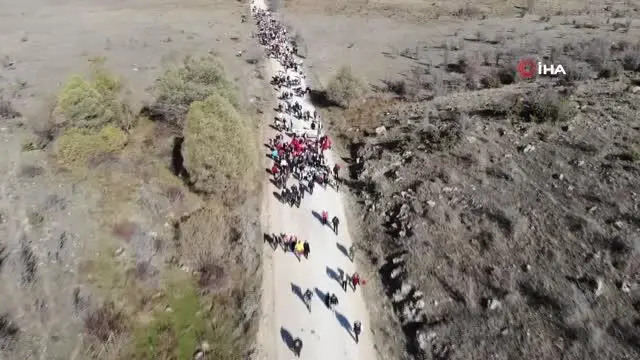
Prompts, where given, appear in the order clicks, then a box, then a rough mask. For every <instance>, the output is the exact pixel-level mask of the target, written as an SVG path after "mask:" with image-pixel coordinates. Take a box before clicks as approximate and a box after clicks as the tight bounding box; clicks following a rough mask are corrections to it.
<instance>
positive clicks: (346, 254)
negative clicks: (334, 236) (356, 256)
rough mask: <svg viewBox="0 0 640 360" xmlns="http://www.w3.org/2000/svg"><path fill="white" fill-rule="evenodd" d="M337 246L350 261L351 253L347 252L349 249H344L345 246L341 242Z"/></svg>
mask: <svg viewBox="0 0 640 360" xmlns="http://www.w3.org/2000/svg"><path fill="white" fill-rule="evenodd" d="M336 246H337V247H338V250H340V252H341V253H342V254H343V255H344V256H346V257H347V258H349V259H350V257H349V252H348V251H347V248H346V247H344V245H342V244H340V243H339V242H337V243H336Z"/></svg>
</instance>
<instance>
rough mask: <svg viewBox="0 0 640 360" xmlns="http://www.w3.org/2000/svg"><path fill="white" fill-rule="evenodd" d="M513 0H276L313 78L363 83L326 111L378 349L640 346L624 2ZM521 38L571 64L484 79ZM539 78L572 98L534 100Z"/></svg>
mask: <svg viewBox="0 0 640 360" xmlns="http://www.w3.org/2000/svg"><path fill="white" fill-rule="evenodd" d="M528 3H529V4H525V3H520V4H516V3H513V2H506V3H504V2H500V5H504V6H497V4H489V2H474V4H473V6H474V7H478V8H479V11H478V12H474V11H466V10H464V9H468V7H469V5H467V4H465V3H459V2H453V3H452V2H448V3H446V5H443V4H440V3H434V4H429V5H426V6H425V5H419V4H417V2H414V3H410V2H395V1H394V2H377V1H376V2H374V1H367V2H364V1H363V2H357V1H356V2H353V1H349V2H346V1H345V2H311V1H303V0H299V1H285V2H284V3H280V4H277V5H280V7H281V10H282V12H283V13H284V16H285V19H286V21H287V22H288V23H289V24H290V25H291V26H292V28H293V29H294V30H295V31H296V32H297V33H298V34H299V37H300V41H301V42H302V43H303V44H304V48H306V55H307V61H306V63H305V65H307V66H308V68H309V71H310V74H311V75H312V76H311V79H312V80H313V81H315V87H316V88H317V89H318V90H322V88H323V86H324V85H326V83H327V81H328V79H329V78H330V77H331V76H332V75H333V73H334V72H335V71H336V70H337V69H338V68H339V67H341V66H343V65H350V66H351V68H352V69H353V71H354V72H356V73H358V74H359V75H360V76H361V77H362V78H364V79H365V80H366V81H367V82H368V83H369V84H370V85H371V89H372V91H371V93H372V95H371V97H370V98H369V99H367V100H366V102H364V103H363V104H361V105H358V106H356V107H355V108H352V109H348V110H342V109H337V108H326V109H324V110H323V115H324V117H325V119H326V120H328V121H329V122H330V123H331V126H332V131H333V134H334V136H335V137H337V138H338V139H339V140H340V143H341V146H342V154H343V159H344V161H345V162H346V163H347V164H349V171H350V174H349V175H350V177H351V180H350V189H351V194H352V202H353V203H354V204H357V205H358V206H356V207H353V208H352V212H351V214H350V216H351V218H352V219H353V221H352V222H351V223H353V224H356V223H357V222H359V223H360V225H361V226H360V229H357V230H354V233H357V236H354V237H355V238H357V239H358V240H356V241H358V242H359V244H360V248H361V249H362V250H361V251H362V252H363V253H365V254H366V255H367V258H368V261H367V263H365V264H362V265H363V266H365V267H366V268H368V269H369V276H377V277H378V279H379V281H378V282H372V284H371V285H372V286H369V287H367V289H366V292H367V295H368V306H369V312H370V313H371V316H372V317H373V319H372V321H373V322H375V326H376V329H375V333H376V336H377V339H376V343H377V344H378V350H379V351H380V352H381V353H383V354H384V355H385V356H386V357H388V358H392V359H476V358H477V359H513V358H519V357H527V358H535V359H560V358H562V359H604V358H607V359H634V358H637V357H638V356H640V347H639V346H638V344H640V313H639V311H640V261H639V259H640V236H639V230H640V221H639V219H638V210H639V209H640V200H639V198H638V194H637V191H638V190H637V189H638V188H640V187H639V186H640V183H639V182H640V180H639V179H640V176H639V173H640V162H639V161H640V156H639V155H640V153H639V152H638V150H639V148H638V144H639V143H640V133H639V131H640V123H639V122H638V120H637V116H636V114H637V113H638V107H639V104H640V87H638V86H639V85H640V84H639V83H638V81H639V79H640V74H639V73H638V70H640V69H638V68H637V67H636V68H635V69H632V66H625V67H626V68H627V70H624V71H623V70H622V67H623V64H624V59H625V56H626V55H625V54H626V53H625V50H621V49H620V46H622V47H624V44H627V43H629V44H635V43H636V42H637V38H638V33H639V31H638V26H640V23H639V22H638V12H637V11H638V5H637V4H634V3H632V2H626V3H622V2H607V3H605V2H591V3H588V4H586V5H582V4H577V3H572V2H569V3H562V4H559V3H558V4H554V3H553V2H544V3H542V2H538V3H535V7H533V10H530V11H521V10H520V9H517V8H514V7H513V6H514V5H518V6H521V7H527V5H529V6H531V5H534V2H528ZM494 5H495V6H494ZM456 7H457V9H462V10H460V12H456V11H455V9H456ZM445 8H446V9H447V10H446V11H445V10H442V9H445ZM483 9H484V10H483ZM434 12H439V13H434ZM615 24H618V25H615ZM621 44H622V45H621ZM596 49H599V50H596ZM524 56H535V57H538V58H543V57H546V58H545V59H546V60H545V61H547V62H548V63H556V64H558V63H563V62H564V63H563V64H567V65H564V66H565V68H568V69H569V70H568V72H569V74H570V75H569V76H570V77H571V78H570V79H569V78H567V79H564V80H563V79H543V78H538V79H536V80H534V81H518V80H516V81H515V82H514V83H509V84H504V83H503V84H497V85H491V84H492V83H491V82H490V81H488V80H486V77H485V75H486V74H487V73H491V74H495V73H496V72H497V71H498V70H499V69H501V68H504V67H509V65H508V62H509V61H511V62H513V61H517V59H519V58H522V57H524ZM634 56H636V55H634ZM505 58H506V59H507V60H506V61H505ZM461 60H462V61H461ZM584 64H587V66H585V65H584ZM585 69H586V70H585ZM611 69H613V70H611ZM610 70H611V71H610ZM511 73H512V72H511ZM576 73H580V74H581V75H576ZM483 79H485V80H483ZM538 96H548V97H550V98H556V99H566V101H567V103H566V106H567V107H566V108H565V109H567V111H569V110H570V113H571V115H570V116H568V117H567V118H562V119H558V120H557V121H550V120H544V119H543V120H540V119H534V118H531V117H529V116H528V115H527V114H526V112H527V111H524V112H523V108H522V105H523V103H526V104H528V105H525V110H526V109H529V110H530V108H529V106H530V105H531V106H534V107H535V104H534V103H535V101H533V102H532V103H529V101H530V99H535V98H536V97H538ZM532 104H533V105H532ZM382 126H384V128H382ZM358 157H359V158H360V159H361V160H363V161H362V165H357V164H356V161H355V160H356V158H358ZM354 235H355V234H354Z"/></svg>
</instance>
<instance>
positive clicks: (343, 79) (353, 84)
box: [325, 66, 367, 108]
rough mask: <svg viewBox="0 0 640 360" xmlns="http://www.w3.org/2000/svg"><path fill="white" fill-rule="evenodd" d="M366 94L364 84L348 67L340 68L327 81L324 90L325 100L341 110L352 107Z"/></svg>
mask: <svg viewBox="0 0 640 360" xmlns="http://www.w3.org/2000/svg"><path fill="white" fill-rule="evenodd" d="M366 92H367V88H366V85H365V84H364V82H363V81H362V80H361V79H360V78H358V77H357V76H356V75H355V74H354V73H353V71H352V70H351V68H350V67H348V66H344V67H342V68H340V70H338V72H337V73H336V74H335V75H334V76H333V77H332V78H331V80H329V83H328V84H327V87H326V89H325V95H326V98H327V100H329V101H330V102H331V103H333V104H335V105H337V106H340V107H343V108H348V107H350V106H352V105H354V104H355V103H356V102H357V101H358V100H361V99H362V98H363V97H364V96H365V94H366Z"/></svg>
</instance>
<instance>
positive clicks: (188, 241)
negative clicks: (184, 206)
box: [178, 203, 233, 272]
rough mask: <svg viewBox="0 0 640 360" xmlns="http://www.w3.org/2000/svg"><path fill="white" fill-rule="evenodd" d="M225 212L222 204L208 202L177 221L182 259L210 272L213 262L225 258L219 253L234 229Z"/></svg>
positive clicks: (191, 265) (217, 262) (222, 260)
mask: <svg viewBox="0 0 640 360" xmlns="http://www.w3.org/2000/svg"><path fill="white" fill-rule="evenodd" d="M227 213H228V212H227V211H226V210H225V208H224V207H223V206H222V205H221V204H217V203H211V204H210V205H209V206H208V207H206V208H204V209H201V210H199V211H197V212H195V213H194V214H192V215H191V216H190V217H189V218H188V219H187V220H186V221H185V222H183V223H182V224H180V240H179V244H178V251H179V254H180V258H181V260H182V262H183V263H185V264H187V265H188V266H189V267H191V268H193V269H196V270H199V271H200V270H201V271H203V272H210V270H212V267H211V266H212V265H216V264H224V263H225V262H226V261H227V260H226V259H223V255H224V254H222V253H221V251H222V250H223V249H225V248H226V246H227V244H228V243H229V242H230V238H231V236H232V233H233V231H232V227H231V226H232V224H231V221H230V220H231V219H230V218H229V217H228V216H227V215H226V214H227Z"/></svg>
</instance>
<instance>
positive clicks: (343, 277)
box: [340, 271, 349, 292]
mask: <svg viewBox="0 0 640 360" xmlns="http://www.w3.org/2000/svg"><path fill="white" fill-rule="evenodd" d="M348 277H349V275H347V273H345V272H344V271H342V272H341V273H340V286H341V287H342V290H344V291H345V292H346V291H347V278H348Z"/></svg>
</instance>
